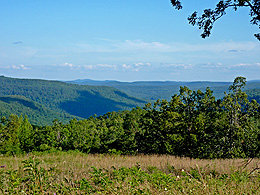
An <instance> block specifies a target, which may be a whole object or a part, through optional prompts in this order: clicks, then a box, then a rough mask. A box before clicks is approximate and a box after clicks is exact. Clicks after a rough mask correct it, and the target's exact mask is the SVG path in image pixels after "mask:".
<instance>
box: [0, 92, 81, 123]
mask: <svg viewBox="0 0 260 195" xmlns="http://www.w3.org/2000/svg"><path fill="white" fill-rule="evenodd" d="M11 114H13V115H18V116H21V115H22V116H27V117H28V119H29V120H30V122H31V123H32V124H34V125H40V126H42V125H47V124H52V122H53V120H54V119H58V120H59V121H63V122H65V123H67V122H69V121H70V120H71V118H77V119H81V118H80V117H77V116H72V115H70V114H67V113H60V112H55V111H53V110H50V109H48V108H46V107H45V106H43V105H41V104H39V103H37V102H34V101H32V100H29V99H27V98H25V97H23V96H18V95H11V96H1V97H0V116H1V117H2V116H5V117H7V116H10V115H11Z"/></svg>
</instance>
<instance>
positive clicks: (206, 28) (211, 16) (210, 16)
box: [171, 0, 260, 41]
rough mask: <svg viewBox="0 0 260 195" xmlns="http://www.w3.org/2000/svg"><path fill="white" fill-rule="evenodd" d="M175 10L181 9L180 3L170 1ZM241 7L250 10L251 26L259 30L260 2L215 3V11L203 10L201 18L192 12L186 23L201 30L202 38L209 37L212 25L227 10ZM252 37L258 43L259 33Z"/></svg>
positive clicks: (228, 0)
mask: <svg viewBox="0 0 260 195" xmlns="http://www.w3.org/2000/svg"><path fill="white" fill-rule="evenodd" d="M171 3H172V5H173V6H174V8H175V9H178V10H180V9H182V4H181V1H179V0H171ZM241 7H248V8H249V9H250V12H249V14H250V16H251V21H250V22H251V24H253V25H257V26H258V27H259V28H260V1H259V0H221V1H219V2H218V3H217V5H216V7H215V9H205V10H204V13H203V14H202V15H201V16H198V12H197V11H194V12H193V13H192V14H191V15H190V16H189V17H188V21H189V23H190V24H191V25H193V26H195V25H196V26H198V27H199V29H202V30H203V32H202V34H201V37H202V38H206V37H209V35H210V34H211V30H212V28H213V25H214V23H215V22H216V21H217V20H218V19H220V18H221V17H222V16H224V15H225V14H226V11H227V9H228V8H233V9H234V10H235V11H236V10H237V9H238V8H241ZM254 36H255V37H256V38H257V39H258V40H259V41H260V33H255V34H254Z"/></svg>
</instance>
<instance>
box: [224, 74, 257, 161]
mask: <svg viewBox="0 0 260 195" xmlns="http://www.w3.org/2000/svg"><path fill="white" fill-rule="evenodd" d="M245 85H246V78H244V77H237V78H235V80H234V82H233V84H232V85H231V86H230V87H229V93H228V94H227V93H226V94H225V97H224V98H223V100H222V102H221V105H220V107H221V110H222V113H223V117H222V119H221V120H222V121H223V125H222V127H223V129H222V131H221V132H222V135H219V137H221V139H222V142H220V146H221V148H219V151H220V152H222V154H221V155H223V157H229V158H232V157H245V156H248V155H246V153H247V152H248V151H245V150H243V147H244V148H250V147H251V148H252V147H253V148H256V144H257V143H256V136H257V132H258V131H259V129H258V128H257V127H256V125H255V124H254V123H255V117H257V115H258V108H259V105H258V104H257V103H256V101H255V100H252V101H251V102H249V100H248V99H247V94H246V93H245V92H243V91H242V89H243V88H244V86H245ZM253 140H254V141H253ZM252 144H253V145H254V146H252ZM251 152H253V153H255V151H251ZM253 155H256V154H253ZM250 156H252V154H250Z"/></svg>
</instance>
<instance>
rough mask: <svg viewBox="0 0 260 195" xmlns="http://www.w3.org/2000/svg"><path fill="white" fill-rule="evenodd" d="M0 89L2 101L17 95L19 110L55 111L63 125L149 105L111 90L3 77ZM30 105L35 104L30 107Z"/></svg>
mask: <svg viewBox="0 0 260 195" xmlns="http://www.w3.org/2000/svg"><path fill="white" fill-rule="evenodd" d="M0 86H1V88H0V97H1V98H2V100H4V98H6V97H5V96H10V98H11V97H12V98H14V96H17V95H18V96H19V98H20V102H19V104H20V106H22V105H23V106H24V107H27V108H28V107H29V108H30V109H32V108H31V107H30V106H29V105H33V104H34V103H37V106H39V105H41V106H43V107H44V108H46V112H47V111H48V112H51V111H52V112H53V113H52V114H51V113H50V115H55V114H54V113H59V115H60V114H63V115H66V117H65V118H64V119H66V120H62V121H67V119H68V118H70V119H72V118H75V117H76V118H77V117H78V118H79V119H82V118H88V117H89V116H91V115H95V114H96V115H103V114H105V113H107V112H112V111H118V110H124V109H132V108H133V107H136V106H141V107H142V106H144V104H145V103H146V101H144V100H141V99H138V98H134V97H131V96H128V95H127V94H125V93H124V92H122V91H120V90H118V89H115V88H113V87H108V86H80V85H75V84H68V83H64V82H60V81H47V80H40V79H16V78H9V77H4V76H0ZM23 98H25V100H26V101H28V105H24V104H23V103H22V102H23V101H22V99H23ZM12 100H14V99H12ZM29 101H32V102H31V104H30V103H29ZM12 102H13V101H12ZM6 104H7V102H3V101H2V107H3V105H5V108H6ZM12 106H14V104H13V105H12ZM37 106H36V107H37ZM27 108H24V109H25V110H26V109H27ZM9 109H11V107H9ZM14 110H15V109H14ZM7 112H8V111H5V113H7ZM57 116H58V115H57ZM57 118H59V117H57ZM54 119H55V118H53V120H54ZM48 124H49V123H48Z"/></svg>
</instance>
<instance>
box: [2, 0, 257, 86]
mask: <svg viewBox="0 0 260 195" xmlns="http://www.w3.org/2000/svg"><path fill="white" fill-rule="evenodd" d="M217 2H218V1H216V0H211V1H208V0H194V1H190V0H183V9H182V10H180V11H177V10H175V9H174V8H173V7H172V5H171V3H170V0H128V1H125V0H22V1H21V0H8V1H7V0H0V75H4V76H7V77H14V78H36V79H47V80H67V81H68V80H75V79H94V80H118V81H128V82H131V81H152V80H153V81H166V80H167V81H233V79H234V78H235V77H237V76H244V77H246V78H247V80H259V79H260V55H259V54H260V42H259V41H258V40H257V39H256V38H255V37H254V36H253V35H254V33H259V31H260V29H259V28H258V27H257V26H254V25H251V24H250V16H249V10H248V8H241V9H239V10H237V11H236V12H235V11H234V10H233V9H229V10H228V11H227V14H226V15H225V16H224V17H223V18H221V19H220V20H219V21H217V22H216V24H215V25H214V28H213V30H212V34H211V36H210V37H209V38H206V39H202V38H201V37H200V34H201V33H202V32H201V30H199V29H198V28H197V27H193V26H191V25H189V23H188V20H187V17H188V16H189V15H190V14H192V13H193V12H194V11H198V13H199V14H201V13H202V11H203V10H204V9H205V8H214V7H215V5H216V3H217Z"/></svg>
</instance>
